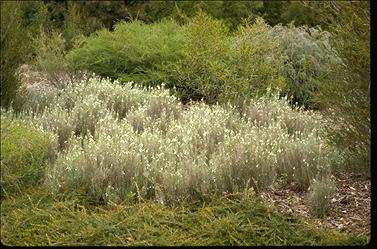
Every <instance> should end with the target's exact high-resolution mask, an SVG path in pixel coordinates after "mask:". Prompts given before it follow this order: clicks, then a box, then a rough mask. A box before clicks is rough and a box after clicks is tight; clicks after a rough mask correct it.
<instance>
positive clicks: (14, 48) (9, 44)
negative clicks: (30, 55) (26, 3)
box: [0, 1, 26, 107]
mask: <svg viewBox="0 0 377 249" xmlns="http://www.w3.org/2000/svg"><path fill="white" fill-rule="evenodd" d="M0 6H1V94H0V95H1V106H2V107H8V106H9V105H10V103H11V101H12V100H13V99H14V97H15V95H16V92H17V89H18V88H19V86H20V81H19V78H18V75H17V67H18V66H19V65H20V64H21V63H22V62H23V59H24V57H23V56H24V52H25V43H26V40H25V37H24V31H23V29H22V26H21V8H20V6H21V4H20V3H19V2H16V1H14V2H13V1H4V2H3V1H1V3H0Z"/></svg>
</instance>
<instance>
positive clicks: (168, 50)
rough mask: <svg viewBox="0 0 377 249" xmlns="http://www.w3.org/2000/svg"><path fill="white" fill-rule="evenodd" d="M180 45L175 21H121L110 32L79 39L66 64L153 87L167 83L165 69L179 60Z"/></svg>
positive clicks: (104, 31) (179, 33)
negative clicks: (150, 22)
mask: <svg viewBox="0 0 377 249" xmlns="http://www.w3.org/2000/svg"><path fill="white" fill-rule="evenodd" d="M182 45H183V35H182V33H181V27H180V26H179V25H178V24H177V23H175V22H174V21H169V20H164V21H161V22H158V23H153V24H149V25H147V24H144V23H142V22H141V21H134V22H130V23H128V22H124V21H121V22H119V23H117V24H116V25H115V27H114V31H113V32H110V31H108V30H106V29H102V30H99V31H97V32H96V33H94V34H92V35H91V36H89V37H87V38H83V39H81V40H80V42H79V43H78V45H77V46H76V47H75V48H74V49H73V50H72V51H71V52H70V53H69V54H68V60H69V61H70V63H71V65H73V68H74V69H75V70H77V69H87V70H89V71H92V72H95V73H97V74H99V75H101V76H103V77H110V78H113V79H114V78H119V79H121V80H123V81H134V82H136V83H140V84H144V85H156V84H158V83H162V82H164V81H165V80H166V77H167V75H168V69H169V68H168V67H167V65H168V63H169V62H172V61H175V60H177V59H178V58H179V57H180V56H181V53H182V49H181V48H182Z"/></svg>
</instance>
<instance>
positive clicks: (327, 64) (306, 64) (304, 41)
mask: <svg viewBox="0 0 377 249" xmlns="http://www.w3.org/2000/svg"><path fill="white" fill-rule="evenodd" d="M266 35H267V37H270V38H271V37H272V39H273V40H274V41H275V42H277V43H278V44H279V46H280V50H277V51H276V52H277V53H280V57H281V59H282V60H283V61H284V78H285V82H286V84H287V87H286V88H285V91H284V92H283V94H288V96H289V97H291V98H292V100H291V103H292V104H296V102H297V104H298V105H304V106H305V107H309V108H318V106H319V104H320V103H318V102H316V101H314V99H313V97H315V94H316V93H318V91H319V90H320V89H321V87H322V85H324V84H331V82H332V81H334V80H336V78H337V77H339V72H340V67H341V66H342V63H343V62H342V60H341V58H340V57H339V54H338V52H337V51H336V50H335V49H334V48H333V47H332V46H331V43H330V33H329V32H326V31H322V30H321V29H320V28H319V27H312V28H308V27H306V26H302V27H295V26H294V25H293V24H292V23H291V24H289V25H288V26H282V25H276V26H274V27H273V28H271V30H270V31H269V33H266Z"/></svg>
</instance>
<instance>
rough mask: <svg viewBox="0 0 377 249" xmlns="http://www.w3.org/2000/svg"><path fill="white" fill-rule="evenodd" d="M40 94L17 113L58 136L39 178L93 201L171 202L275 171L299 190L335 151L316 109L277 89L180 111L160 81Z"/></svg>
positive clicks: (240, 186)
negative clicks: (237, 102) (291, 101)
mask: <svg viewBox="0 0 377 249" xmlns="http://www.w3.org/2000/svg"><path fill="white" fill-rule="evenodd" d="M48 95H49V96H44V94H40V100H41V105H44V106H45V107H44V108H39V111H38V95H34V100H33V101H34V107H33V108H35V110H36V111H32V109H33V108H31V109H29V110H25V111H24V112H23V113H22V115H21V116H22V119H23V120H25V122H30V123H32V124H34V125H36V126H40V127H42V128H43V129H45V130H48V131H52V132H54V133H55V134H57V136H58V140H59V145H60V149H59V154H58V158H57V160H56V162H55V164H54V165H53V166H52V167H50V168H49V170H48V171H47V175H48V180H47V184H49V186H50V187H51V189H52V190H62V189H63V190H67V189H70V188H75V189H77V190H78V191H83V192H84V193H85V194H86V195H88V196H90V197H91V198H93V199H95V200H101V199H103V200H105V201H110V200H111V201H121V200H127V199H130V198H131V199H132V198H134V197H135V198H136V197H137V198H139V199H154V200H157V201H159V202H164V203H174V202H177V201H178V202H179V201H182V200H184V199H187V198H193V199H197V198H206V197H208V196H209V195H213V194H220V193H223V192H228V193H230V192H237V191H242V190H244V189H245V188H248V187H250V186H257V187H259V188H263V187H266V186H271V185H274V184H275V183H276V181H277V180H278V179H280V178H281V177H285V178H286V180H287V182H286V183H289V182H293V183H296V184H297V185H298V187H299V188H301V189H302V190H305V189H307V188H308V186H309V185H310V182H311V181H312V180H313V179H321V178H322V177H323V176H326V175H328V174H329V166H330V163H331V160H332V155H335V154H331V153H330V152H332V150H333V148H332V147H329V146H327V145H325V144H324V139H323V138H324V136H325V134H324V131H323V129H322V125H321V116H320V115H318V114H316V113H314V112H303V111H302V110H292V109H291V108H290V107H289V105H288V103H287V101H286V99H279V98H278V96H277V95H276V94H272V95H271V96H265V97H261V98H259V99H255V100H253V101H250V102H249V103H246V104H244V105H243V109H242V110H241V113H240V112H239V111H237V109H236V107H234V106H231V105H228V106H226V108H224V107H222V106H219V105H213V106H209V105H205V104H204V103H197V104H192V105H191V106H190V107H189V108H188V109H187V110H185V111H182V109H181V108H182V106H181V104H180V103H179V102H178V100H177V99H176V98H175V97H173V96H170V95H169V92H168V91H167V90H165V89H153V90H147V89H138V88H136V87H132V86H131V83H127V84H124V85H120V83H119V82H117V81H115V82H113V83H111V82H110V81H109V80H99V79H97V78H92V79H90V80H89V81H88V82H81V83H78V84H76V85H71V86H69V87H68V88H66V89H64V90H56V91H53V92H50V93H48ZM46 99H51V101H46ZM25 106H28V105H25Z"/></svg>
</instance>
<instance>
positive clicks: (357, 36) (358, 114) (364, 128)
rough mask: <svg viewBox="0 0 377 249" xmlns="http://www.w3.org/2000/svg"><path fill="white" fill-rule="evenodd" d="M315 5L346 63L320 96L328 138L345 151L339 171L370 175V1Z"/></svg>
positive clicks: (334, 44) (324, 87) (323, 88)
mask: <svg viewBox="0 0 377 249" xmlns="http://www.w3.org/2000/svg"><path fill="white" fill-rule="evenodd" d="M316 4H320V5H319V6H316V5H315V3H311V5H312V7H313V8H314V9H316V10H317V11H320V14H321V20H322V22H325V23H327V24H328V26H329V30H330V31H331V32H332V33H333V34H334V35H333V37H332V43H333V46H334V47H336V49H337V50H338V51H339V54H340V55H341V57H342V59H343V61H344V63H345V64H346V65H345V67H344V70H343V71H342V75H340V77H338V78H337V79H336V80H333V81H332V82H331V84H327V85H325V86H323V87H322V89H321V91H320V94H319V96H317V97H318V101H320V102H321V103H322V106H323V109H324V110H325V112H324V113H326V116H327V120H328V126H327V127H328V130H329V134H330V136H329V138H330V140H331V142H332V143H333V144H335V145H336V146H337V147H338V148H339V150H340V151H342V155H341V156H342V158H343V160H344V163H343V164H342V165H340V167H339V168H338V169H339V170H340V171H350V172H353V173H356V174H362V175H366V176H368V175H369V176H370V168H371V113H370V110H371V109H370V108H371V102H370V101H371V95H370V94H371V91H370V89H371V88H370V86H371V78H370V77H371V71H370V70H371V64H370V63H371V58H370V56H371V53H370V46H371V42H370V34H371V32H370V2H368V1H363V2H334V3H331V4H330V3H316ZM334 13H336V14H335V15H334Z"/></svg>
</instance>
